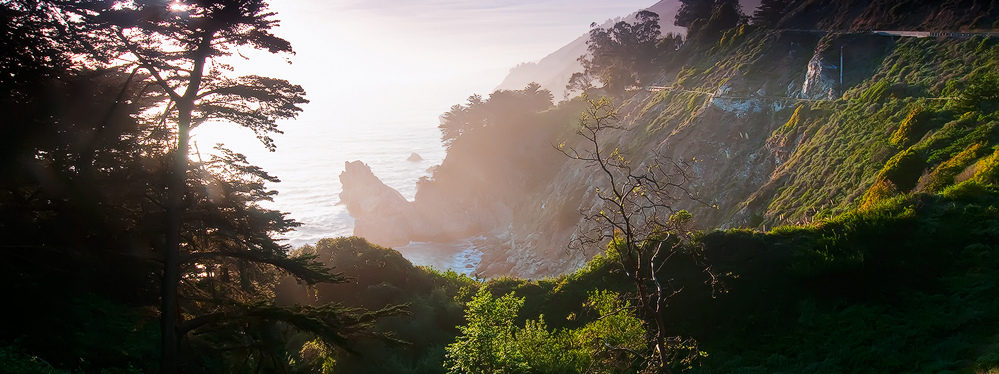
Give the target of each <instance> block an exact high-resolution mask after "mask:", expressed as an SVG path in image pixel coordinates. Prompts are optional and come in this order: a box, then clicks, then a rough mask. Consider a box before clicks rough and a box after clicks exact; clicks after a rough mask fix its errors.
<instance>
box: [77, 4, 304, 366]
mask: <svg viewBox="0 0 999 374" xmlns="http://www.w3.org/2000/svg"><path fill="white" fill-rule="evenodd" d="M177 4H181V5H180V6H176V5H175V4H171V3H166V2H161V1H155V0H148V1H141V0H140V1H135V2H132V3H130V4H128V5H126V6H122V7H115V6H114V4H110V5H111V6H112V7H110V8H104V7H101V8H97V9H96V11H95V12H93V13H91V14H88V20H90V21H91V22H93V23H94V24H98V25H100V26H102V29H103V30H106V32H107V33H108V34H105V37H106V38H105V39H104V43H105V45H106V46H110V47H112V48H113V50H115V51H117V52H118V53H119V55H120V56H121V58H124V59H129V60H131V62H132V64H133V66H135V67H136V68H139V69H141V70H144V71H146V72H148V77H149V80H150V83H151V84H154V85H156V86H157V87H158V89H159V92H160V93H161V94H162V95H163V96H162V97H163V101H164V102H163V104H162V105H163V106H164V108H165V109H164V111H163V113H162V114H161V115H160V118H161V119H162V120H163V121H164V122H166V123H172V124H174V126H175V131H176V132H175V133H176V143H175V146H174V147H173V150H172V152H173V157H174V161H173V163H174V164H173V166H172V168H171V174H170V175H171V177H170V178H169V183H168V188H167V192H168V196H169V200H168V202H167V211H168V217H169V218H168V225H167V234H166V248H165V249H164V253H163V257H164V260H163V263H164V265H163V267H164V270H163V280H162V286H161V287H162V295H161V298H162V306H161V325H162V328H161V336H162V349H163V356H162V358H161V366H162V372H163V373H175V372H176V371H177V368H176V365H177V362H178V356H177V346H178V344H179V341H180V340H179V338H178V335H177V333H178V330H179V327H178V326H180V325H182V324H183V320H182V318H183V317H181V314H180V313H179V310H178V306H179V304H178V302H179V300H178V298H177V289H178V287H179V284H180V282H181V277H180V275H181V265H182V263H184V262H185V261H184V260H185V259H183V258H182V248H181V241H182V238H181V231H182V226H183V222H184V210H185V202H184V194H185V191H186V190H187V189H186V184H187V183H186V182H187V180H188V172H189V169H190V168H189V161H188V155H189V144H188V142H189V138H190V131H191V129H192V128H194V127H196V126H198V125H200V124H202V123H204V122H206V121H209V120H227V121H231V122H235V123H237V124H239V125H241V126H243V127H246V128H249V129H250V130H252V131H254V132H255V133H256V134H257V137H258V138H259V139H260V140H261V141H262V142H263V143H264V145H265V146H267V148H268V149H271V150H273V148H274V144H273V141H272V140H271V138H270V137H269V136H268V134H269V133H273V132H279V131H278V130H277V127H276V120H278V119H282V118H294V117H295V116H296V115H297V114H298V112H300V111H301V108H300V107H299V106H298V105H300V104H304V103H307V102H308V101H307V100H305V98H304V94H305V91H304V90H302V88H301V87H300V86H296V85H291V84H289V83H288V82H287V81H284V80H280V79H273V78H265V77H259V76H245V77H239V78H229V77H227V76H226V74H224V71H225V70H228V67H227V66H225V65H224V64H221V63H220V62H218V61H217V59H218V58H220V57H224V56H229V55H232V54H233V53H235V52H236V50H237V49H238V48H240V47H245V48H256V49H262V50H266V51H268V52H271V53H291V52H292V49H291V44H290V43H288V42H287V41H286V40H284V39H281V38H278V37H276V36H274V35H273V34H272V33H271V32H270V30H271V29H272V28H273V27H274V26H275V25H276V24H277V21H276V20H274V19H273V16H274V13H270V12H268V11H267V4H266V3H265V2H264V1H263V0H223V1H217V2H208V3H201V2H197V3H191V4H187V3H177ZM94 5H100V4H94ZM91 10H92V11H93V10H95V9H94V8H91ZM184 250H185V252H186V251H189V250H190V249H188V248H184ZM230 255H232V254H230Z"/></svg>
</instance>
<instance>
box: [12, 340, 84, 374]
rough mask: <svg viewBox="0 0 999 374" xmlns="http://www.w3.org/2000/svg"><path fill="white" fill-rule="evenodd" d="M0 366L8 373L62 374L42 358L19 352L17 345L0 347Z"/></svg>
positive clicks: (61, 371)
mask: <svg viewBox="0 0 999 374" xmlns="http://www.w3.org/2000/svg"><path fill="white" fill-rule="evenodd" d="M0 367H3V368H4V373H9V374H62V373H68V371H63V370H56V369H55V368H53V367H52V365H49V363H47V362H45V361H44V360H42V359H40V358H38V357H34V356H29V355H27V354H25V353H24V352H21V351H20V350H19V349H18V348H17V346H3V347H0Z"/></svg>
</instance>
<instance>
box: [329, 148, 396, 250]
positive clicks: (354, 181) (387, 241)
mask: <svg viewBox="0 0 999 374" xmlns="http://www.w3.org/2000/svg"><path fill="white" fill-rule="evenodd" d="M340 183H341V184H342V185H343V192H341V193H340V203H341V204H344V205H346V206H347V212H349V213H350V215H351V216H352V217H354V219H355V221H354V235H356V236H360V237H363V238H366V239H368V241H370V242H372V243H375V244H378V245H383V246H399V245H405V244H407V243H409V240H410V239H409V238H410V235H411V233H410V227H409V224H408V222H407V220H406V219H405V217H406V216H410V215H412V214H407V213H410V211H412V209H413V208H412V206H411V205H410V203H409V201H407V200H406V198H405V197H403V196H402V194H401V193H399V191H396V190H395V189H393V188H392V187H389V186H386V185H385V183H382V181H381V180H379V179H378V177H376V176H375V174H374V173H372V172H371V168H370V167H368V165H365V164H364V163H363V162H360V161H354V162H350V161H347V162H346V163H345V164H344V171H343V173H341V174H340Z"/></svg>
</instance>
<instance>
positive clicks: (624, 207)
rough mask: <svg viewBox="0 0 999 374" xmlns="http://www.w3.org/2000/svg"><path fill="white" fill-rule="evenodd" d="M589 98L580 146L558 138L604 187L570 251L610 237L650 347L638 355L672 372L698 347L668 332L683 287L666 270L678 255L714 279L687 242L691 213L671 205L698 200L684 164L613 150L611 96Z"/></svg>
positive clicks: (616, 127)
mask: <svg viewBox="0 0 999 374" xmlns="http://www.w3.org/2000/svg"><path fill="white" fill-rule="evenodd" d="M588 102H589V104H590V105H589V106H588V107H587V109H586V110H585V111H584V113H583V115H582V117H581V118H580V119H579V127H578V128H577V129H576V133H577V134H578V135H580V136H581V137H583V139H584V140H583V141H582V142H581V145H580V146H579V147H578V148H577V147H573V146H567V145H565V143H563V144H560V145H559V146H557V148H558V150H559V151H560V152H562V153H563V154H564V155H566V156H567V157H569V158H572V159H574V160H580V161H583V162H585V163H587V164H588V165H589V166H590V167H595V168H597V171H598V173H599V174H601V175H602V176H603V177H604V178H605V182H606V184H605V187H603V188H596V197H597V199H598V201H599V206H598V208H599V209H593V210H591V211H590V212H586V211H584V212H583V215H584V222H586V225H585V226H586V227H581V231H583V232H582V235H578V236H577V238H576V239H574V240H573V242H572V243H570V248H572V249H586V248H593V247H598V246H600V245H603V244H604V243H608V242H609V244H608V245H607V255H608V257H610V258H612V259H614V260H616V261H617V262H618V263H620V265H621V268H622V269H623V271H624V274H625V275H626V276H627V277H628V278H629V279H630V280H631V281H632V282H633V283H634V285H635V292H636V295H635V296H636V298H637V302H636V308H637V309H638V310H639V311H640V312H642V314H644V316H645V321H646V331H647V332H648V337H647V339H648V352H645V353H644V354H643V357H641V358H642V359H644V360H645V362H646V363H647V365H648V367H649V369H651V370H652V371H654V372H658V373H672V370H671V369H670V364H671V363H676V362H679V363H689V362H691V361H692V360H694V359H695V358H696V357H697V356H699V354H700V352H699V351H698V350H697V345H696V341H694V340H693V339H690V338H683V337H679V336H671V335H670V334H669V327H668V325H667V321H666V320H665V318H664V317H663V312H664V311H665V309H666V308H667V307H668V306H669V304H670V302H671V301H672V300H673V299H674V298H675V297H676V295H677V294H679V293H680V292H681V291H682V287H680V286H678V285H677V284H675V282H674V280H673V279H672V278H670V277H669V276H668V275H666V274H663V273H664V272H663V267H664V265H666V264H667V263H668V262H670V260H671V259H674V258H675V257H680V256H692V257H693V260H694V261H693V263H695V264H697V266H699V267H701V268H702V269H703V270H704V271H705V272H707V273H708V274H709V275H710V276H711V279H712V280H711V283H712V285H713V284H714V283H715V282H716V281H715V279H716V277H715V276H714V275H713V273H712V271H711V269H710V267H708V266H706V265H705V262H704V261H703V258H702V257H701V251H700V250H699V249H698V248H697V247H696V246H693V245H691V244H690V237H691V231H690V229H689V227H688V226H689V222H690V218H691V215H690V213H688V212H687V211H685V210H678V209H676V208H675V205H676V204H677V203H678V202H679V201H680V200H681V199H692V200H696V198H694V197H693V195H692V194H691V193H690V192H689V191H688V190H687V188H686V187H685V186H686V184H687V181H688V180H689V176H688V174H687V165H686V164H684V163H681V162H677V161H674V160H671V159H669V158H666V157H662V155H661V154H659V153H658V152H654V154H653V156H654V157H652V158H651V160H650V161H648V162H645V163H642V164H640V165H633V164H632V162H630V161H629V160H628V159H627V158H626V157H625V155H624V154H622V153H621V151H620V150H619V149H616V148H615V149H613V150H611V149H609V148H607V145H606V144H605V142H606V140H605V139H604V136H605V134H606V133H608V132H613V131H626V129H625V128H623V127H622V126H620V124H619V121H618V117H617V110H616V109H615V108H614V107H613V106H612V105H611V102H610V100H608V99H607V98H601V99H599V100H588ZM594 210H595V211H596V212H595V213H594V212H593V211H594Z"/></svg>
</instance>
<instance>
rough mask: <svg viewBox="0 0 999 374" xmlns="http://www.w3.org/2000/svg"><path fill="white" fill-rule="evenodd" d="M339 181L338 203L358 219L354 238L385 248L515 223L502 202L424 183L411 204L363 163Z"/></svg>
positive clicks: (351, 166) (349, 164) (349, 168)
mask: <svg viewBox="0 0 999 374" xmlns="http://www.w3.org/2000/svg"><path fill="white" fill-rule="evenodd" d="M340 183H341V184H342V185H343V192H341V193H340V203H341V204H344V205H346V206H347V211H348V212H349V213H350V215H351V217H354V235H355V236H359V237H363V238H365V239H367V240H368V241H370V242H372V243H375V244H378V245H382V246H386V247H396V246H403V245H406V244H408V243H409V242H410V241H436V242H448V241H453V240H457V239H463V238H467V237H470V236H473V235H479V234H481V233H483V232H489V231H490V230H493V229H495V228H496V227H497V226H499V224H500V223H501V222H509V221H510V220H511V219H512V218H511V217H512V212H511V211H510V208H508V207H507V206H506V205H504V204H503V203H502V202H498V201H494V202H492V203H482V201H489V200H488V199H483V200H479V199H469V197H468V195H467V194H462V195H457V194H455V193H454V191H452V190H451V189H450V188H447V187H442V186H439V185H437V184H433V183H425V184H424V185H423V186H421V187H420V189H419V192H417V195H416V199H414V201H408V200H406V198H404V197H403V196H402V194H400V193H399V192H398V191H396V190H395V189H393V188H391V187H389V186H387V185H385V183H382V181H381V180H379V179H378V177H376V176H375V175H374V173H372V172H371V168H370V167H368V166H367V165H365V164H364V163H362V162H361V161H353V162H351V161H348V162H346V163H345V165H344V171H343V173H341V174H340Z"/></svg>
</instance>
